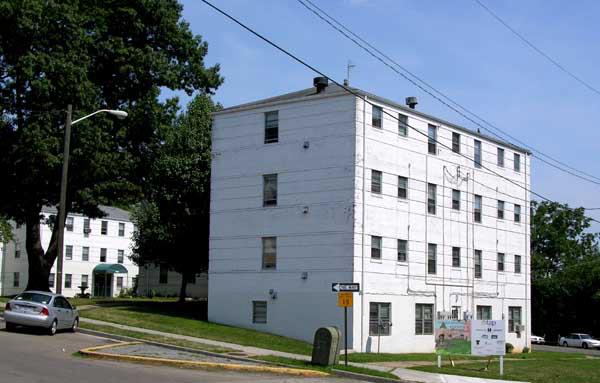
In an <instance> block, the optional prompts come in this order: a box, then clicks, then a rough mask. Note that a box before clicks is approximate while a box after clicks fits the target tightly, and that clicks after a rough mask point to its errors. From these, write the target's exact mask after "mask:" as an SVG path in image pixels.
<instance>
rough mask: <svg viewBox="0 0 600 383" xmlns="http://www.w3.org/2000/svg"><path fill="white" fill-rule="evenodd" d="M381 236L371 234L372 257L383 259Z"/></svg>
mask: <svg viewBox="0 0 600 383" xmlns="http://www.w3.org/2000/svg"><path fill="white" fill-rule="evenodd" d="M381 241H382V239H381V237H378V236H376V235H372V236H371V259H381Z"/></svg>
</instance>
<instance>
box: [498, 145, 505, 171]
mask: <svg viewBox="0 0 600 383" xmlns="http://www.w3.org/2000/svg"><path fill="white" fill-rule="evenodd" d="M498 166H500V167H501V168H503V167H504V149H502V148H498Z"/></svg>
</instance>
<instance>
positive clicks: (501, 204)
mask: <svg viewBox="0 0 600 383" xmlns="http://www.w3.org/2000/svg"><path fill="white" fill-rule="evenodd" d="M498 219H504V201H500V200H498Z"/></svg>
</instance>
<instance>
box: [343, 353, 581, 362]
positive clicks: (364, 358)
mask: <svg viewBox="0 0 600 383" xmlns="http://www.w3.org/2000/svg"><path fill="white" fill-rule="evenodd" d="M557 355H558V356H559V357H560V358H562V359H565V358H567V359H569V358H576V359H577V358H581V355H578V354H563V353H556V352H543V351H539V352H532V353H529V354H508V355H506V357H505V359H507V360H509V359H519V360H520V359H528V360H529V359H544V360H547V359H550V360H553V359H556V358H557ZM452 359H453V360H474V361H477V360H486V361H487V358H486V357H481V356H472V355H452ZM348 360H349V361H351V362H357V363H375V362H414V361H430V362H432V363H433V362H435V361H436V360H437V355H436V354H435V353H428V354H422V353H412V354H385V353H382V354H377V353H359V352H356V353H352V354H348ZM448 360H449V357H448V356H445V355H443V356H442V361H443V362H446V361H448Z"/></svg>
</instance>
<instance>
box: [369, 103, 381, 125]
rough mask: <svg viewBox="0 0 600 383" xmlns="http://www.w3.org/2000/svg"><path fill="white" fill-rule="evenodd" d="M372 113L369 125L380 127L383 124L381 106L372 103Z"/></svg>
mask: <svg viewBox="0 0 600 383" xmlns="http://www.w3.org/2000/svg"><path fill="white" fill-rule="evenodd" d="M372 113H373V116H372V118H371V125H373V127H374V128H381V127H382V126H383V108H382V107H380V106H376V105H373V111H372Z"/></svg>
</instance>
